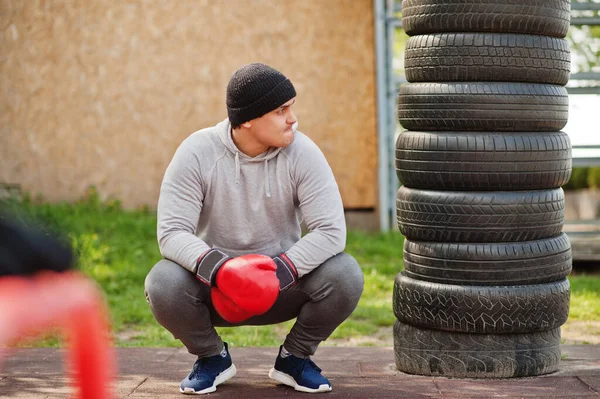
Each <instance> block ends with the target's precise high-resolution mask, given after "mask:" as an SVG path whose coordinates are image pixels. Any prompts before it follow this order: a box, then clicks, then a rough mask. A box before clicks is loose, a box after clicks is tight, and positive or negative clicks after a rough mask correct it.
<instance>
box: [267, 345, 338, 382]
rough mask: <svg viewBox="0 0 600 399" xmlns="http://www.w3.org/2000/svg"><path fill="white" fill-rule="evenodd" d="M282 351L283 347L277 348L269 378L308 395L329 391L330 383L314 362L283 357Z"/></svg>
mask: <svg viewBox="0 0 600 399" xmlns="http://www.w3.org/2000/svg"><path fill="white" fill-rule="evenodd" d="M282 349H283V345H282V346H280V347H279V355H278V356H277V360H275V367H273V368H272V369H271V370H270V371H269V377H270V378H272V379H274V380H275V381H278V382H281V383H282V384H285V385H289V386H291V387H294V389H295V390H296V391H301V392H309V393H316V392H329V391H331V389H332V388H331V383H330V382H329V380H328V379H327V378H325V377H323V376H322V375H321V369H320V368H319V367H318V366H317V365H316V364H315V362H313V361H312V360H310V358H306V359H302V358H300V357H296V356H294V355H292V354H290V355H287V356H285V357H283V356H282V354H281V351H282Z"/></svg>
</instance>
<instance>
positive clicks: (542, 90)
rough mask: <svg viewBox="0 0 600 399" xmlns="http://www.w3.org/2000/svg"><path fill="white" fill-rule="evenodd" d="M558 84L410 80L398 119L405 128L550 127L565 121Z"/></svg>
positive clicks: (509, 129) (566, 114) (566, 108)
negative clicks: (415, 81)
mask: <svg viewBox="0 0 600 399" xmlns="http://www.w3.org/2000/svg"><path fill="white" fill-rule="evenodd" d="M568 117H569V95H568V93H567V89H566V88H564V87H563V86H556V85H546V84H536V83H497V82H468V83H409V84H405V85H402V86H400V94H399V95H398V120H399V121H400V124H401V125H402V126H404V127H405V128H406V129H408V130H434V131H439V130H453V131H464V130H467V131H469V130H475V131H477V130H480V131H492V132H493V131H503V132H519V131H521V132H554V131H559V130H560V129H562V128H563V127H565V125H566V124H567V119H568Z"/></svg>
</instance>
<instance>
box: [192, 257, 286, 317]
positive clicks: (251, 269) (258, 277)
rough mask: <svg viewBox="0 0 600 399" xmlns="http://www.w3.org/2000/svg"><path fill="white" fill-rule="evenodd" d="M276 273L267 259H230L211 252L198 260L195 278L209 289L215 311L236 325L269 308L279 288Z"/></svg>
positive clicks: (270, 260) (274, 266)
mask: <svg viewBox="0 0 600 399" xmlns="http://www.w3.org/2000/svg"><path fill="white" fill-rule="evenodd" d="M276 270H277V266H276V265H275V262H274V261H273V259H271V258H269V257H268V256H264V255H256V254H250V255H244V256H239V257H237V258H231V257H229V256H227V255H226V254H224V253H223V252H221V251H219V250H215V249H213V250H210V251H208V252H207V253H206V254H204V255H203V256H202V257H201V258H200V260H199V261H198V270H197V272H196V277H197V278H198V280H200V281H202V282H203V283H205V284H208V285H211V286H212V287H213V288H212V291H213V292H211V296H212V298H213V305H214V306H215V309H216V310H217V312H218V313H219V314H220V315H221V316H222V317H223V318H224V319H225V320H227V321H230V322H239V321H243V320H245V319H247V318H248V317H250V316H255V315H260V314H263V313H265V312H266V311H267V310H269V309H270V308H271V307H272V306H273V304H274V303H275V301H276V300H277V296H278V295H279V286H280V283H279V279H278V278H277V275H276V274H275V272H276ZM215 298H216V301H215ZM225 298H226V300H225ZM238 308H239V309H238ZM243 315H245V316H246V317H245V318H243V319H241V320H240V318H241V317H242V316H243Z"/></svg>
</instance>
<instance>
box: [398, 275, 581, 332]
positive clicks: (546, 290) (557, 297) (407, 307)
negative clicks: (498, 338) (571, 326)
mask: <svg viewBox="0 0 600 399" xmlns="http://www.w3.org/2000/svg"><path fill="white" fill-rule="evenodd" d="M569 294H570V289H569V281H568V280H567V279H563V280H560V281H556V282H553V283H548V284H536V285H533V284H532V285H518V286H493V287H490V286H473V285H471V286H466V285H450V284H436V283H430V282H427V281H419V280H415V279H412V278H409V277H406V276H405V275H404V273H398V275H397V276H396V281H395V282H394V294H393V298H392V302H393V307H394V314H395V315H396V318H397V319H398V320H400V321H401V322H403V323H407V324H411V325H414V326H419V327H423V328H432V329H436V330H445V331H455V332H464V333H477V334H516V333H533V332H539V331H547V330H552V329H554V328H558V327H560V326H561V325H563V324H564V323H565V322H566V321H567V318H568V316H569Z"/></svg>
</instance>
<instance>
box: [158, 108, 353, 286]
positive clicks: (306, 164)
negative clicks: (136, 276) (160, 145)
mask: <svg viewBox="0 0 600 399" xmlns="http://www.w3.org/2000/svg"><path fill="white" fill-rule="evenodd" d="M302 218H304V222H305V223H306V226H307V227H308V230H309V233H308V234H306V235H305V236H304V237H302V238H300V237H301V229H300V223H301V221H302ZM157 227H158V228H157V235H158V244H159V248H160V253H161V254H162V256H163V257H165V258H167V259H170V260H172V261H174V262H176V263H178V264H180V265H181V266H183V267H185V268H186V269H188V270H190V271H191V272H193V273H195V272H196V261H197V259H198V257H199V256H200V255H201V254H202V253H204V252H205V251H206V250H208V249H209V248H216V249H220V250H222V251H223V252H225V253H227V254H228V255H230V256H240V255H244V254H249V253H256V254H263V255H267V256H271V257H272V256H276V255H279V254H281V253H283V252H285V253H286V254H287V256H288V257H289V258H290V259H291V260H292V262H294V264H295V265H296V268H297V269H298V276H299V277H302V276H303V275H304V274H306V273H309V272H310V271H311V270H313V269H315V268H316V267H318V266H319V265H321V264H322V263H323V262H325V261H326V260H327V259H329V258H330V257H332V256H334V255H336V254H338V253H340V252H342V251H343V250H344V247H345V246H346V223H345V220H344V210H343V205H342V199H341V197H340V193H339V189H338V186H337V183H336V181H335V178H334V176H333V172H332V171H331V168H330V167H329V164H328V163H327V160H326V159H325V156H324V155H323V153H322V152H321V150H320V149H319V148H318V147H317V145H316V144H315V143H314V142H313V141H312V140H311V139H309V138H308V137H307V136H305V135H304V134H302V133H300V132H299V131H295V137H294V142H293V143H292V144H290V145H289V146H288V147H286V148H270V149H269V150H268V151H266V152H264V153H262V154H260V155H258V156H256V157H254V158H251V157H249V156H247V155H245V154H244V153H242V152H240V151H239V150H238V148H237V146H236V145H235V143H234V142H233V139H232V137H231V127H230V124H229V120H227V119H225V120H224V121H222V122H220V123H219V124H217V125H216V126H214V127H210V128H207V129H203V130H199V131H197V132H196V133H193V134H192V135H190V136H189V137H188V138H187V139H185V140H184V141H183V143H181V145H180V146H179V148H178V149H177V151H176V152H175V155H174V157H173V159H172V160H171V163H170V164H169V166H168V167H167V170H166V172H165V176H164V179H163V182H162V186H161V189H160V197H159V200H158V226H157Z"/></svg>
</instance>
